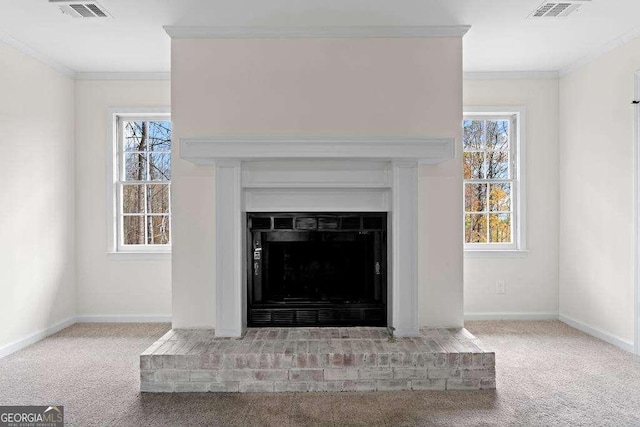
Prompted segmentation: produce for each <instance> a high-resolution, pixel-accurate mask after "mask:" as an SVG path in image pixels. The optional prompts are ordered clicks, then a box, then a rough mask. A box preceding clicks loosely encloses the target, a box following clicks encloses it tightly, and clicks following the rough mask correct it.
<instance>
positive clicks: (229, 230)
mask: <svg viewBox="0 0 640 427" xmlns="http://www.w3.org/2000/svg"><path fill="white" fill-rule="evenodd" d="M241 164H242V162H240V161H237V160H219V161H216V162H215V166H214V167H215V180H216V183H215V192H216V195H215V209H216V325H215V333H216V336H218V337H240V336H242V334H243V333H244V329H245V328H246V321H245V319H246V308H245V306H246V305H245V300H246V286H245V281H246V280H245V271H246V269H245V266H244V254H243V247H242V242H243V241H244V229H245V227H244V224H245V220H244V214H243V211H244V210H243V208H242V182H241V172H242V171H241ZM203 196H204V195H203Z"/></svg>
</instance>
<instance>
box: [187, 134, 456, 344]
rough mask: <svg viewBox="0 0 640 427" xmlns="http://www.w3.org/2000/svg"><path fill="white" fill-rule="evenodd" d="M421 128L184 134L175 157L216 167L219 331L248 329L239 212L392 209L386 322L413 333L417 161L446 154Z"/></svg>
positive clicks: (449, 145)
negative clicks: (394, 133) (396, 133)
mask: <svg viewBox="0 0 640 427" xmlns="http://www.w3.org/2000/svg"><path fill="white" fill-rule="evenodd" d="M454 147H455V141H454V139H447V138H428V137H390V136H386V137H361V136H360V137H352V136H347V137H333V136H331V137H330V136H295V137H294V136H280V137H278V136H233V137H220V136H218V137H211V138H197V139H191V138H182V139H181V140H180V157H181V158H183V159H185V160H188V161H190V162H193V163H195V164H198V165H207V164H209V165H214V168H215V217H216V219H215V221H216V238H215V239H216V242H215V246H216V301H215V304H216V328H215V331H216V335H217V336H226V337H238V336H241V335H242V334H243V333H244V330H245V328H246V293H247V290H246V289H247V284H246V268H245V259H246V257H245V251H246V248H245V228H246V224H245V221H246V219H245V213H246V212H248V211H287V210H289V211H313V210H315V211H367V210H369V211H386V212H389V224H388V232H389V239H388V241H389V248H388V251H389V257H388V259H389V271H390V274H389V275H388V277H389V283H388V312H389V317H388V324H389V326H393V327H394V328H395V330H396V334H397V335H399V336H411V335H415V334H417V333H418V328H419V323H418V237H417V228H418V166H419V165H421V164H436V163H439V162H443V161H445V160H449V159H452V158H453V157H454V155H455V148H454Z"/></svg>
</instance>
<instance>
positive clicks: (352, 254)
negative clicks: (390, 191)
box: [246, 212, 387, 326]
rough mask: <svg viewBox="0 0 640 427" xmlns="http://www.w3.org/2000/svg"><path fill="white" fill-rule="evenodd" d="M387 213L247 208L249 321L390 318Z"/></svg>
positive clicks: (364, 322)
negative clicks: (388, 307)
mask: <svg viewBox="0 0 640 427" xmlns="http://www.w3.org/2000/svg"><path fill="white" fill-rule="evenodd" d="M386 230H387V214H386V213H384V212H383V213H377V212H366V213H353V212H349V213H338V212H323V213H318V212H314V213H281V212H278V213H249V214H247V245H246V248H247V285H248V289H247V291H248V292H247V303H248V310H247V314H248V316H247V323H248V326H305V325H306V326H310V325H313V326H386V319H387V315H386V299H387V293H386V283H387V277H386V270H387V241H386V240H387V236H386Z"/></svg>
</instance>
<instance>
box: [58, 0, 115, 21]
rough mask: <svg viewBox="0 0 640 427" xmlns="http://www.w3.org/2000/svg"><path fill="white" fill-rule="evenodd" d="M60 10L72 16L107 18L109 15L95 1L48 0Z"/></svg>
mask: <svg viewBox="0 0 640 427" xmlns="http://www.w3.org/2000/svg"><path fill="white" fill-rule="evenodd" d="M49 3H56V4H57V5H58V7H59V8H60V10H61V11H62V12H63V13H65V14H66V15H69V16H71V17H73V18H108V17H110V16H111V15H109V13H108V12H107V11H106V10H105V9H104V7H102V6H101V5H100V4H98V3H97V2H95V1H89V0H49Z"/></svg>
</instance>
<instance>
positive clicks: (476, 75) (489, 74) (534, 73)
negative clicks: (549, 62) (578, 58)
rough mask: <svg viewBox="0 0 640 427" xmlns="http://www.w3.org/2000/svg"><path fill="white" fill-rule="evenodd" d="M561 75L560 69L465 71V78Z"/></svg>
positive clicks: (550, 78)
mask: <svg viewBox="0 0 640 427" xmlns="http://www.w3.org/2000/svg"><path fill="white" fill-rule="evenodd" d="M559 77H560V74H559V73H558V71H480V72H465V73H464V80H537V79H549V80H553V79H557V78H559Z"/></svg>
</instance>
